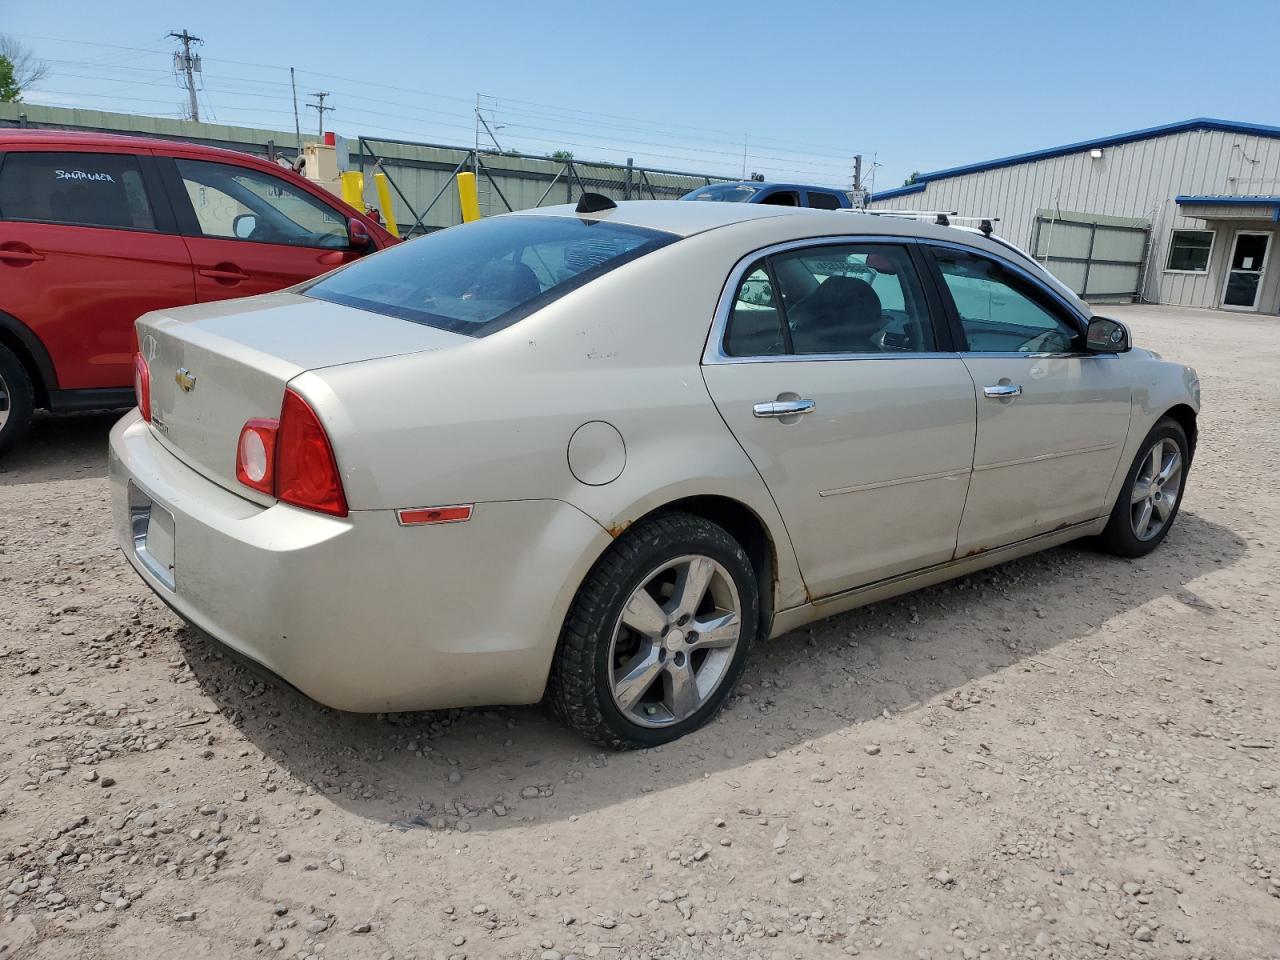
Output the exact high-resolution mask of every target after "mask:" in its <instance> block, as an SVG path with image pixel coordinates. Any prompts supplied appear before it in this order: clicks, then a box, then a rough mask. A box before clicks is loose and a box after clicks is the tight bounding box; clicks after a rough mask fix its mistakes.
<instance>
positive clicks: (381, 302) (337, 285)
mask: <svg viewBox="0 0 1280 960" xmlns="http://www.w3.org/2000/svg"><path fill="white" fill-rule="evenodd" d="M676 239H678V238H677V237H676V236H675V235H674V234H670V233H664V232H661V231H658V230H648V229H645V228H642V227H632V226H627V225H625V224H619V223H608V222H605V221H592V220H582V219H579V218H577V217H538V216H506V217H494V218H493V219H491V220H480V221H478V222H476V223H470V224H464V225H462V226H458V227H450V228H449V229H447V230H440V231H437V232H436V233H431V234H428V235H427V236H425V237H419V238H418V239H416V240H411V241H409V242H407V243H401V244H397V245H396V246H394V247H391V248H389V249H387V250H384V251H383V252H381V253H379V254H376V255H375V256H371V257H367V258H365V259H364V260H360V261H357V262H356V263H353V264H351V265H350V266H348V267H346V268H345V269H343V270H339V271H337V272H335V273H332V274H330V275H329V276H327V277H322V278H321V279H320V280H318V281H317V282H316V283H314V284H312V285H311V286H310V287H308V288H307V290H306V293H307V295H308V296H311V297H315V298H316V299H317V300H328V301H330V302H332V303H341V304H345V305H347V306H351V307H357V308H359V309H361V310H369V311H372V312H373V313H382V314H387V315H389V316H393V317H400V318H402V319H404V320H411V321H413V322H414V323H423V324H427V325H428V326H432V327H438V328H439V329H441V330H449V331H451V332H454V333H462V334H466V335H468V336H473V337H483V336H488V335H489V334H490V333H493V332H495V331H497V330H501V329H502V328H503V327H506V326H509V325H510V324H512V323H515V322H516V321H518V320H521V319H523V318H524V317H527V316H528V315H529V314H531V313H533V312H534V311H536V310H540V309H542V308H543V307H545V306H546V305H547V304H549V303H552V302H553V301H555V300H557V299H559V298H560V297H562V296H564V295H565V294H566V293H568V292H569V291H570V290H574V289H576V288H577V287H580V286H582V285H583V284H586V283H589V282H590V281H592V280H594V279H595V278H597V277H599V276H602V275H603V274H605V273H608V272H609V271H611V270H613V269H615V268H617V267H619V266H621V265H623V264H624V263H628V262H630V261H632V260H635V259H637V258H638V257H642V256H644V255H645V254H647V253H650V252H652V251H654V250H657V249H659V248H661V247H665V246H666V245H667V244H669V243H672V242H674V241H675V240H676Z"/></svg>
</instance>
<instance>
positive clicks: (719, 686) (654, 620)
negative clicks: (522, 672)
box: [548, 512, 760, 748]
mask: <svg viewBox="0 0 1280 960" xmlns="http://www.w3.org/2000/svg"><path fill="white" fill-rule="evenodd" d="M759 609H760V600H759V592H758V588H757V586H756V578H755V572H754V570H753V568H752V565H751V561H750V559H749V558H748V557H747V555H746V553H745V552H744V551H743V549H742V547H741V546H740V545H739V544H738V542H737V541H736V540H735V539H734V538H733V537H732V536H730V535H729V533H728V532H726V531H725V530H724V529H723V528H722V527H720V526H717V525H716V524H714V523H711V522H710V521H708V520H704V519H703V518H701V517H695V516H692V515H690V514H685V513H674V512H673V513H666V514H660V515H658V516H654V517H651V518H649V519H647V520H643V521H641V522H639V523H637V524H636V525H635V526H633V527H632V528H631V529H630V530H628V531H627V533H626V534H625V535H624V536H622V537H620V538H619V539H618V540H617V541H615V542H614V544H613V545H612V546H611V547H610V548H609V550H608V551H607V552H606V553H605V555H604V556H603V557H602V558H601V559H600V561H599V562H598V563H597V564H596V566H595V568H594V569H593V570H592V571H591V573H590V574H589V575H588V576H587V579H586V581H585V582H584V583H583V585H582V587H581V589H580V590H579V591H578V595H577V597H576V598H575V599H574V602H573V606H572V607H571V609H570V611H569V615H568V617H567V618H566V620H565V625H564V629H563V631H562V633H561V636H560V644H559V646H558V648H557V650H556V656H555V660H554V662H553V664H552V667H551V677H550V681H549V685H548V698H549V700H550V702H551V704H552V706H553V707H554V708H555V710H556V712H557V713H559V714H560V716H561V717H563V718H564V719H565V721H567V722H568V724H569V725H570V726H572V727H573V728H574V729H576V730H577V731H578V732H580V733H581V734H583V735H584V736H586V737H588V738H589V739H591V740H594V741H595V742H597V743H600V744H603V745H605V746H609V747H614V748H625V747H644V746H655V745H657V744H661V743H667V742H669V741H671V740H675V739H676V738H678V737H681V736H683V735H684V734H686V733H688V732H689V731H691V730H695V729H697V728H698V727H700V726H702V725H703V724H704V723H706V722H707V721H708V720H709V719H711V717H713V716H714V715H715V714H716V712H717V711H718V710H719V709H720V708H721V706H723V704H724V702H725V700H726V699H727V698H728V696H729V694H730V692H731V691H732V690H733V687H734V685H735V684H736V683H737V680H738V677H739V676H740V675H741V673H742V668H743V665H744V664H745V662H746V659H747V655H748V652H749V651H750V649H751V645H752V643H753V642H754V640H755V638H756V633H757V632H758V630H759Z"/></svg>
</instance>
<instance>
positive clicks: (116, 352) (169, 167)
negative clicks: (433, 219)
mask: <svg viewBox="0 0 1280 960" xmlns="http://www.w3.org/2000/svg"><path fill="white" fill-rule="evenodd" d="M394 242H395V237H393V236H392V235H391V234H390V233H388V232H387V231H386V230H385V229H383V227H382V226H380V225H379V224H378V223H377V222H376V221H374V220H372V219H370V218H369V217H366V216H364V215H363V214H361V213H357V212H356V211H355V210H353V209H351V207H349V206H347V205H346V204H345V203H343V202H342V201H341V200H339V199H338V198H337V197H335V196H333V195H332V194H330V193H328V192H327V191H325V190H323V189H321V188H320V187H317V186H315V185H314V184H312V183H311V182H310V181H308V180H306V179H304V178H303V177H300V176H298V175H297V174H295V173H293V172H292V171H290V170H287V169H285V168H283V167H280V166H278V165H277V164H274V163H271V162H269V161H267V160H261V159H258V158H256V157H252V156H249V155H248V154H244V153H236V152H234V151H231V150H219V149H217V148H214V147H203V146H197V145H195V144H189V143H181V142H173V141H167V140H147V139H141V138H138V137H126V136H115V135H111V134H98V133H79V132H64V131H54V130H39V131H36V130H0V453H3V452H4V451H5V449H6V448H9V447H12V446H13V445H14V444H15V443H16V442H18V441H19V440H20V439H21V438H22V436H23V434H24V433H25V432H26V430H27V427H28V426H29V425H30V422H31V413H32V410H33V409H34V408H37V407H43V408H46V409H49V410H58V411H62V410H90V409H99V408H104V407H127V406H132V405H133V388H132V383H133V364H132V360H133V351H134V347H133V345H132V343H133V321H134V320H136V319H137V318H138V316H139V315H140V314H143V313H146V312H147V311H148V310H156V309H160V308H163V307H173V306H178V305H180V304H188V303H203V302H206V301H209V300H224V299H226V298H228V297H246V296H250V295H252V294H255V293H267V292H269V291H271V290H278V289H280V288H281V287H287V286H290V285H291V284H295V283H299V282H301V281H303V280H307V279H309V278H311V277H314V276H317V275H318V274H321V273H324V272H325V271H327V270H332V269H333V268H334V267H337V266H341V265H342V264H344V263H347V262H348V261H350V260H353V259H355V258H356V257H359V256H362V255H364V254H365V253H369V252H372V251H374V250H378V249H381V248H382V247H385V246H388V245H390V244H392V243H394Z"/></svg>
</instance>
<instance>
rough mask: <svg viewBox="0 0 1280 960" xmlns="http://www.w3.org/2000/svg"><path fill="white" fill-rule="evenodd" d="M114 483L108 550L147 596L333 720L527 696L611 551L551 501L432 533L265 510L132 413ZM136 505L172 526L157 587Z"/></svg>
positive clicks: (381, 516) (390, 523) (115, 440)
mask: <svg viewBox="0 0 1280 960" xmlns="http://www.w3.org/2000/svg"><path fill="white" fill-rule="evenodd" d="M110 479H111V487H112V510H113V520H114V526H115V530H116V537H117V540H118V542H119V545H120V547H121V549H122V550H123V551H124V554H125V556H126V557H127V558H128V560H129V562H130V563H131V564H132V565H133V567H134V569H136V570H137V572H138V573H139V575H140V576H141V577H142V578H143V580H145V581H146V582H147V584H148V585H149V586H150V587H151V589H152V590H154V591H155V592H156V593H157V594H158V595H159V596H160V597H161V598H162V599H163V600H164V601H165V602H166V603H167V604H169V606H171V607H172V608H173V609H174V610H176V611H177V612H178V613H179V614H180V615H181V616H183V617H184V618H186V619H187V620H189V621H190V622H191V623H192V624H194V625H195V626H196V627H198V628H200V629H201V630H203V631H204V632H206V633H208V634H210V635H211V636H213V637H214V638H216V639H218V640H220V641H221V642H223V643H225V644H226V645H227V646H229V647H231V648H233V649H234V650H236V651H237V652H239V653H241V654H243V655H245V656H247V657H249V658H251V659H252V660H255V661H257V662H258V663H260V664H262V665H263V666H264V667H266V668H267V669H268V670H270V671H272V672H273V673H276V674H278V675H279V676H280V677H282V678H284V679H285V680H287V681H288V682H289V683H291V684H293V685H294V686H296V687H298V688H299V689H300V690H302V691H303V692H304V693H306V694H307V695H309V696H311V697H313V698H314V699H316V700H318V701H320V702H321V703H324V704H326V705H328V706H331V707H336V708H338V709H343V710H353V711H360V712H374V711H384V710H388V711H390V710H423V709H437V708H443V707H455V706H470V705H475V704H488V703H532V702H535V701H537V700H538V699H539V698H540V697H541V696H542V692H543V688H544V686H545V683H546V677H547V672H548V669H549V666H550V662H551V656H552V654H553V652H554V650H555V644H556V640H557V638H558V636H559V632H560V626H561V624H562V623H563V620H564V616H565V612H566V610H567V609H568V605H569V603H570V602H571V600H572V598H573V594H574V592H575V591H576V589H577V585H578V584H579V583H580V582H581V581H582V578H583V577H584V576H585V575H586V572H587V570H588V569H589V567H590V565H591V564H592V563H593V562H594V560H595V558H596V557H598V556H599V554H600V553H601V552H602V551H603V550H604V549H605V547H607V546H608V544H609V543H610V540H609V537H608V535H607V533H606V532H605V531H604V530H603V529H602V528H601V527H600V526H599V524H597V523H595V522H594V521H593V520H591V519H590V518H588V517H587V516H586V515H585V514H583V513H581V512H580V511H579V510H577V509H576V508H574V507H571V506H569V505H568V504H565V503H562V502H560V501H554V500H522V501H508V502H493V503H482V504H477V506H476V511H475V514H474V516H473V518H472V519H471V520H470V521H468V522H466V523H453V524H442V525H439V526H427V527H401V526H399V525H398V523H397V522H396V518H395V514H394V511H391V510H365V511H354V512H352V514H351V515H350V516H349V517H345V518H335V517H329V516H324V515H321V514H317V513H312V512H310V511H306V510H300V509H297V508H294V507H290V506H288V505H285V504H276V505H275V506H271V507H262V506H260V505H258V504H256V503H252V502H250V501H248V500H245V499H243V498H241V497H238V496H236V495H235V494H233V493H231V492H229V491H227V490H225V489H223V488H222V487H220V486H218V485H217V484H215V483H213V482H211V481H210V480H208V479H206V478H205V477H203V476H202V475H200V474H199V473H197V472H196V471H194V470H192V469H191V468H190V467H188V466H186V465H185V464H184V463H182V462H181V461H180V460H179V459H177V458H176V457H175V456H174V455H173V454H172V453H170V452H169V451H168V450H166V449H165V448H164V447H163V446H162V445H161V444H160V443H159V442H158V441H157V440H156V439H155V437H154V436H153V435H152V433H151V430H150V428H149V427H148V426H147V425H146V424H145V423H143V422H142V420H141V419H140V417H139V416H138V414H137V412H136V411H135V412H133V413H130V414H128V415H127V416H126V417H125V418H124V419H123V420H121V421H120V422H119V423H118V424H116V426H115V427H114V428H113V429H112V431H111V448H110ZM131 490H132V493H131ZM140 494H141V496H140ZM131 499H132V502H133V504H134V506H135V507H136V506H137V504H139V503H140V502H142V503H145V502H146V501H147V500H150V501H152V502H154V504H155V505H157V506H158V507H160V508H163V510H164V511H166V512H167V513H168V514H169V515H170V516H172V521H173V522H172V527H171V532H172V542H173V548H172V558H173V562H172V570H171V571H169V572H168V575H167V576H165V575H163V574H160V575H158V573H159V571H158V570H157V569H156V564H155V562H154V558H148V557H147V555H146V551H145V550H144V551H142V552H139V551H138V550H137V549H136V547H135V541H134V534H135V529H134V517H133V516H132V515H131V510H130V502H131ZM406 506H417V504H406ZM169 580H171V581H172V586H170V585H169V583H168V582H166V581H169Z"/></svg>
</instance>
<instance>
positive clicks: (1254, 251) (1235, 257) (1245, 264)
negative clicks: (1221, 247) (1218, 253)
mask: <svg viewBox="0 0 1280 960" xmlns="http://www.w3.org/2000/svg"><path fill="white" fill-rule="evenodd" d="M1270 252H1271V234H1269V233H1258V232H1256V231H1251V230H1241V231H1239V232H1238V233H1237V234H1236V237H1235V243H1234V246H1233V247H1232V249H1231V261H1230V263H1228V264H1227V279H1226V283H1225V284H1224V285H1223V288H1222V309H1223V310H1257V309H1258V297H1259V295H1260V294H1261V293H1262V275H1263V273H1264V272H1265V271H1266V269H1267V255H1268V254H1269V253H1270Z"/></svg>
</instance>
